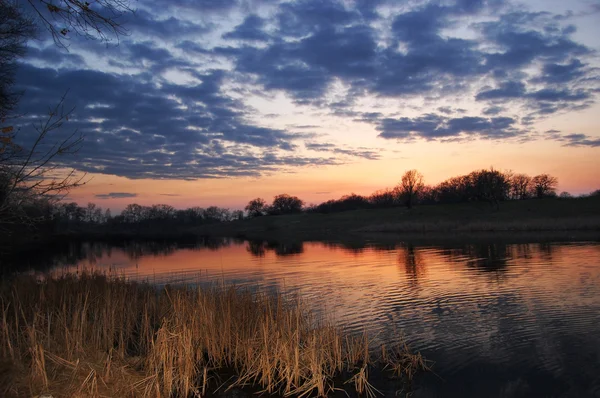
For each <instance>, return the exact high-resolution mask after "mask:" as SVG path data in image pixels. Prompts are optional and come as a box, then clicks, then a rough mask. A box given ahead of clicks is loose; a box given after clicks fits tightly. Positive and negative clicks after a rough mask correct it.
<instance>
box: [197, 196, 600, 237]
mask: <svg viewBox="0 0 600 398" xmlns="http://www.w3.org/2000/svg"><path fill="white" fill-rule="evenodd" d="M195 232H196V233H198V234H207V235H220V236H240V237H246V238H251V239H282V238H291V239H297V240H317V239H331V238H338V237H340V236H344V235H349V234H354V235H368V234H372V233H395V234H402V235H409V236H410V235H413V236H414V235H417V234H427V235H438V236H440V237H443V236H444V235H446V236H451V235H454V234H462V235H468V234H472V235H478V234H479V233H481V232H485V233H488V234H490V233H491V234H493V233H497V234H505V233H510V234H513V233H534V234H537V235H543V234H544V233H549V234H552V235H553V236H555V237H561V236H563V237H570V236H571V235H573V232H586V235H590V233H591V234H592V235H594V234H595V235H596V236H597V235H598V234H599V233H600V198H598V197H590V198H576V199H542V200H524V201H509V202H504V203H502V204H501V205H500V208H499V209H496V208H495V207H493V206H490V205H489V204H487V203H460V204H448V205H428V206H417V207H415V208H413V209H407V208H404V207H402V208H391V209H370V210H356V211H347V212H342V213H332V214H295V215H284V216H274V217H272V216H269V217H258V218H254V219H248V220H241V221H235V222H231V223H224V224H215V225H211V226H206V227H202V228H198V229H196V230H195Z"/></svg>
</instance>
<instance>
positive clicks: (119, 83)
mask: <svg viewBox="0 0 600 398" xmlns="http://www.w3.org/2000/svg"><path fill="white" fill-rule="evenodd" d="M197 77H198V78H199V79H200V80H201V83H198V84H195V85H176V84H171V83H167V82H162V84H160V85H157V84H155V83H154V82H153V81H151V80H150V81H149V80H147V79H146V78H145V76H144V75H137V76H136V75H134V76H128V75H116V74H111V73H104V72H100V71H92V70H58V71H56V70H53V69H49V68H37V67H34V66H32V65H22V67H21V68H20V70H19V73H18V76H17V78H18V83H19V87H20V88H23V89H24V90H25V91H26V92H27V93H29V94H30V95H29V97H28V100H27V101H23V102H22V103H21V110H22V111H23V113H27V114H29V115H32V116H34V115H38V114H39V112H40V111H44V110H45V109H46V108H47V107H48V104H53V103H56V101H57V93H60V92H61V91H62V89H63V87H68V86H71V87H72V89H71V91H70V92H69V96H68V98H67V102H68V105H69V106H71V105H74V106H76V109H77V111H76V114H75V116H76V117H72V118H71V120H70V121H69V123H68V124H67V126H65V127H68V128H69V130H68V131H67V130H65V131H64V132H63V134H70V132H72V131H73V129H77V130H79V131H80V132H81V133H82V134H84V135H85V138H86V141H85V145H84V146H83V147H82V149H81V151H80V152H79V153H78V154H77V156H76V157H73V158H64V159H62V160H61V161H62V162H65V163H64V164H65V165H67V166H74V167H77V168H78V169H79V170H82V171H88V172H95V173H105V174H114V175H118V176H125V177H130V178H181V179H195V178H215V177H226V176H240V175H251V176H257V175H261V174H263V173H269V172H274V171H276V170H278V169H280V168H285V167H297V166H307V165H322V164H328V165H330V164H340V161H339V160H338V159H335V158H333V157H330V158H323V157H320V158H319V157H302V156H297V155H294V154H291V153H290V151H291V150H292V149H293V148H294V146H295V145H294V143H293V142H294V141H295V140H297V139H300V137H299V136H298V135H296V134H292V133H288V132H286V131H284V130H280V129H273V128H268V127H263V126H258V125H254V124H252V123H249V122H248V121H247V112H248V111H247V110H246V107H245V106H244V105H243V104H242V103H241V102H240V101H238V100H235V99H233V98H232V97H230V96H228V95H226V94H223V93H222V92H221V84H222V79H223V77H224V72H223V71H219V70H213V71H210V72H207V73H205V74H197ZM22 127H23V133H22V134H20V137H19V139H20V140H21V142H22V143H25V144H26V143H27V142H28V140H29V141H30V140H31V139H33V135H31V134H30V133H31V132H32V129H31V128H30V126H29V125H27V124H23V125H22ZM58 138H60V135H57V136H56V139H58Z"/></svg>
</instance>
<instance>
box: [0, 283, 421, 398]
mask: <svg viewBox="0 0 600 398" xmlns="http://www.w3.org/2000/svg"><path fill="white" fill-rule="evenodd" d="M0 334H1V335H0V396H15V397H17V396H24V397H31V396H37V395H40V394H43V393H47V394H52V395H53V396H54V397H84V396H85V397H100V396H110V397H128V396H151V397H173V396H177V397H190V396H193V397H202V396H206V395H207V393H209V391H213V390H214V389H216V388H221V389H226V388H234V387H244V386H253V388H254V389H255V390H256V389H257V390H260V391H263V392H265V393H269V394H271V393H272V394H275V393H276V394H281V395H284V396H301V397H302V396H327V395H328V394H329V393H331V392H332V391H334V390H335V389H338V388H342V387H346V388H348V387H349V386H350V387H352V388H354V389H355V390H356V391H357V392H358V393H359V394H364V395H368V396H372V395H373V394H376V393H377V390H376V389H375V388H374V387H373V386H372V385H371V384H370V383H369V380H368V372H369V369H372V368H373V367H379V368H384V367H385V368H389V369H390V373H393V374H395V375H396V376H400V377H404V378H412V376H413V375H414V373H415V372H416V371H418V370H420V369H425V368H426V365H425V363H424V361H423V358H422V357H421V356H420V355H419V354H417V355H413V354H411V353H410V352H409V350H408V348H407V346H406V345H405V344H404V342H403V341H398V344H397V345H395V346H394V347H391V348H386V347H382V350H381V352H382V354H381V355H380V356H378V357H377V358H375V357H374V355H373V351H374V350H373V349H372V348H373V347H370V346H369V343H370V342H369V338H368V337H367V336H366V335H363V336H352V335H345V334H344V333H342V332H341V331H340V330H339V329H338V328H335V327H333V326H331V325H330V324H328V323H327V322H325V321H324V320H322V319H316V318H315V317H314V316H313V315H312V314H311V313H310V312H309V311H307V309H306V308H305V306H304V305H303V304H302V302H301V301H299V300H297V299H296V300H292V299H287V298H285V297H284V296H283V295H281V294H263V293H252V292H250V291H248V290H240V289H237V288H235V287H229V288H224V287H213V288H199V287H166V288H164V289H162V290H159V289H157V288H155V287H153V286H150V285H148V284H140V283H135V282H129V281H126V280H125V279H122V278H115V277H110V276H105V275H98V274H83V275H80V276H74V275H66V276H62V277H56V278H47V279H45V280H42V281H39V280H36V279H35V278H33V277H30V276H22V277H19V278H17V279H15V280H13V281H11V283H10V284H6V285H5V286H2V287H1V288H0ZM226 375H229V376H226ZM340 379H341V380H342V381H346V383H343V384H342V385H339V383H338V381H339V380H340Z"/></svg>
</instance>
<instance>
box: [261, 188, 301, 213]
mask: <svg viewBox="0 0 600 398" xmlns="http://www.w3.org/2000/svg"><path fill="white" fill-rule="evenodd" d="M302 206H304V202H303V201H302V200H301V199H300V198H298V197H297V196H291V195H288V194H285V193H284V194H281V195H277V196H275V198H273V203H272V204H271V206H270V208H269V214H271V215H280V214H294V213H300V212H302Z"/></svg>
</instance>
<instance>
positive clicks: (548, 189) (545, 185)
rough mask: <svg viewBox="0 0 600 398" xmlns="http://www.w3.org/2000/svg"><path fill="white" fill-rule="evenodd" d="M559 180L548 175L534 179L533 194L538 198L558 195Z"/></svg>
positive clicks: (541, 175)
mask: <svg viewBox="0 0 600 398" xmlns="http://www.w3.org/2000/svg"><path fill="white" fill-rule="evenodd" d="M557 184H558V179H557V178H556V177H552V176H551V175H548V174H540V175H537V176H535V177H533V179H532V186H533V192H534V193H535V196H536V197H537V198H543V197H546V196H555V195H556V185H557Z"/></svg>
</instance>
